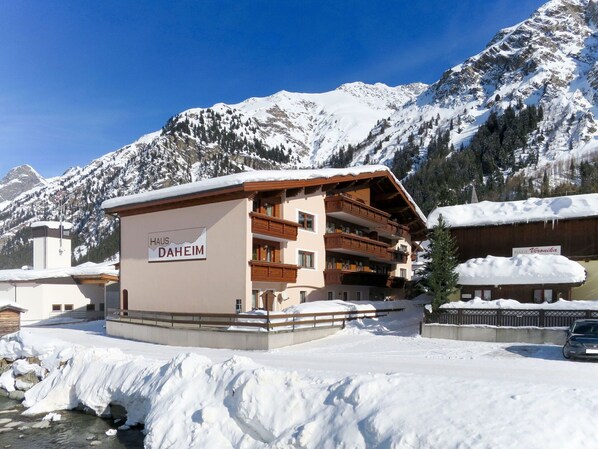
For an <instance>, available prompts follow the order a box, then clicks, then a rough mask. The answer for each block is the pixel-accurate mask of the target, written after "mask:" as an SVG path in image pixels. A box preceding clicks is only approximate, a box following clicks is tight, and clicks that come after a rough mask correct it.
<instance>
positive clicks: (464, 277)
mask: <svg viewBox="0 0 598 449" xmlns="http://www.w3.org/2000/svg"><path fill="white" fill-rule="evenodd" d="M456 272H457V274H458V275H459V284H460V285H480V286H481V285H530V284H531V285H539V284H581V283H583V282H584V281H585V280H586V272H585V269H584V268H583V266H582V265H580V264H579V263H577V262H574V261H572V260H569V259H567V258H566V257H565V256H558V255H546V254H542V255H540V254H520V255H518V256H513V257H495V256H488V257H481V258H477V259H469V260H468V261H467V262H464V263H462V264H459V265H458V266H457V269H456Z"/></svg>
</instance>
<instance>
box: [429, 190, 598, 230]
mask: <svg viewBox="0 0 598 449" xmlns="http://www.w3.org/2000/svg"><path fill="white" fill-rule="evenodd" d="M440 214H442V217H443V218H444V221H445V222H446V224H447V226H448V227H451V228H464V227H475V226H492V225H500V224H513V223H528V222H537V221H557V220H567V219H573V218H585V217H595V216H598V193H590V194H585V195H571V196H560V197H555V198H529V199H527V200H523V201H505V202H492V201H482V202H480V203H475V204H461V205H458V206H446V207H439V208H436V209H434V210H433V211H432V212H431V213H430V215H429V216H428V228H429V229H431V228H432V227H434V226H435V225H436V224H437V223H438V217H439V216H440Z"/></svg>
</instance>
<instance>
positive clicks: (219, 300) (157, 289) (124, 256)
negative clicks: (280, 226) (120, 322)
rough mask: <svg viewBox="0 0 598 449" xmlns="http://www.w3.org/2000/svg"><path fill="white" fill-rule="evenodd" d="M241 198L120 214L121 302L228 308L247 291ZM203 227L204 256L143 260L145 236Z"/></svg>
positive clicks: (142, 306) (157, 307)
mask: <svg viewBox="0 0 598 449" xmlns="http://www.w3.org/2000/svg"><path fill="white" fill-rule="evenodd" d="M250 207H251V203H250V201H248V200H247V199H240V200H231V201H225V202H220V203H213V204H205V205H199V206H192V207H186V208H181V209H173V210H167V211H159V212H152V213H147V214H141V215H134V216H128V217H122V218H121V233H122V234H121V301H122V297H123V291H124V290H127V291H128V298H129V299H128V301H129V309H130V310H135V309H137V310H151V311H174V312H196V313H199V312H205V313H209V312H215V313H234V312H235V300H236V299H241V300H242V301H243V309H244V310H247V309H249V308H251V305H250V304H248V301H250V294H251V283H250V282H249V276H250V270H249V260H250V259H251V238H250V232H251V230H250V229H249V227H250V223H251V222H250V220H249V212H250ZM198 227H205V228H206V256H207V257H206V259H205V260H186V261H172V262H152V263H150V262H148V235H149V234H150V233H154V232H161V231H168V230H177V229H189V228H198Z"/></svg>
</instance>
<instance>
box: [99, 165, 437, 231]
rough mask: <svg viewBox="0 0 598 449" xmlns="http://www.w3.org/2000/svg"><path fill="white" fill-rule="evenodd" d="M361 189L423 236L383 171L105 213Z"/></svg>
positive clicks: (413, 210)
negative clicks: (281, 194) (260, 195)
mask: <svg viewBox="0 0 598 449" xmlns="http://www.w3.org/2000/svg"><path fill="white" fill-rule="evenodd" d="M365 187H369V188H370V189H371V197H372V204H373V206H374V207H377V208H378V209H381V210H384V211H386V212H389V213H391V214H392V215H394V216H395V217H397V218H398V219H399V221H400V222H401V223H402V224H406V225H407V226H408V227H409V229H410V232H411V234H412V236H413V237H414V238H415V239H418V238H423V237H424V236H425V230H426V224H425V220H424V219H423V218H422V217H421V216H420V214H419V213H418V209H417V206H416V205H415V204H414V203H413V201H412V200H411V199H410V198H409V195H407V193H406V192H405V190H404V189H403V187H402V186H401V185H400V184H399V183H397V182H396V180H395V179H394V177H393V176H392V175H391V174H390V173H389V172H388V171H386V170H380V171H373V172H367V173H360V174H357V175H339V176H331V177H321V178H312V179H299V180H274V181H248V182H245V183H241V184H237V185H234V186H228V187H223V188H218V189H213V190H205V191H200V192H195V193H188V194H184V195H173V196H170V197H167V198H160V199H155V200H148V201H143V200H140V201H139V202H137V203H129V204H125V205H121V206H116V207H112V208H109V209H106V213H107V214H111V215H119V216H121V217H126V216H131V215H139V214H146V213H151V212H158V211H165V210H173V209H180V208H183V207H190V206H197V205H202V204H210V203H216V202H222V201H229V200H236V199H242V198H253V197H255V195H257V194H260V193H263V194H266V195H271V196H275V195H277V194H279V193H283V192H284V193H286V195H287V196H288V197H292V196H297V195H299V194H301V193H305V194H309V193H314V192H316V191H317V190H319V189H320V188H321V189H322V191H324V192H329V193H333V194H334V193H342V192H347V191H351V190H355V189H359V188H365Z"/></svg>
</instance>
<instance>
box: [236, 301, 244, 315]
mask: <svg viewBox="0 0 598 449" xmlns="http://www.w3.org/2000/svg"><path fill="white" fill-rule="evenodd" d="M242 307H243V301H241V300H240V299H237V300H235V312H236V313H241V310H242Z"/></svg>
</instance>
